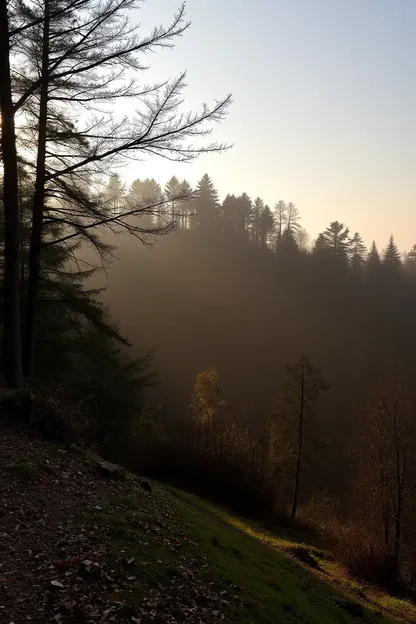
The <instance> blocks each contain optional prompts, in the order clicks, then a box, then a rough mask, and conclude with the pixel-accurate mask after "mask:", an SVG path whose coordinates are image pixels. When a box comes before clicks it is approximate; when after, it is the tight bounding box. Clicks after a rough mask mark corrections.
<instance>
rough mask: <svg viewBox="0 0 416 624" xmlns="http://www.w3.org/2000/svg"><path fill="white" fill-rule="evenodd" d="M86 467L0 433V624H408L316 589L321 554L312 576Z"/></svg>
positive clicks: (165, 500)
mask: <svg viewBox="0 0 416 624" xmlns="http://www.w3.org/2000/svg"><path fill="white" fill-rule="evenodd" d="M96 464H97V460H96V458H94V457H93V456H91V455H88V454H86V453H83V452H80V451H78V450H71V449H64V448H60V447H57V446H54V445H51V444H49V443H46V442H44V441H40V440H38V439H35V438H33V437H27V436H26V435H25V434H23V433H18V432H16V431H11V430H9V429H7V428H5V427H0V622H4V623H8V624H10V623H11V622H13V623H14V624H23V623H24V622H28V621H29V622H38V623H41V622H62V623H66V622H77V623H82V622H91V623H96V622H100V623H104V622H120V623H124V622H126V623H127V622H130V623H132V622H133V623H134V622H136V623H141V624H146V623H151V622H153V623H162V622H166V623H171V624H173V623H177V622H187V623H190V624H192V623H195V624H196V623H216V622H227V623H232V622H234V623H241V624H243V623H246V624H248V623H254V624H257V623H259V624H260V623H261V624H262V623H270V624H272V623H273V624H274V623H278V622H285V623H288V624H290V623H296V622H297V623H299V622H304V623H305V624H326V623H327V624H337V623H340V624H341V623H345V624H348V623H352V622H357V621H358V622H360V621H362V622H368V623H374V624H376V623H380V624H381V623H388V622H393V621H394V616H395V615H396V616H397V615H399V614H400V616H401V619H402V621H408V622H411V621H415V611H414V610H413V608H411V607H410V606H406V605H405V604H403V603H398V602H393V601H390V602H389V601H386V600H384V604H383V605H382V603H383V601H382V600H381V598H380V600H379V602H378V604H377V605H376V606H375V605H374V602H373V603H372V604H371V603H370V602H367V601H366V600H365V599H364V598H363V596H364V594H363V593H362V592H361V593H360V596H361V598H360V599H357V597H356V596H355V597H354V598H353V600H351V594H352V593H353V590H354V588H353V586H352V585H351V586H350V587H349V586H348V585H345V587H344V586H340V585H339V584H338V585H334V583H333V584H332V585H331V584H329V583H328V582H326V581H325V579H331V578H332V577H331V575H330V574H329V573H328V572H325V561H324V559H325V555H324V553H317V552H315V553H314V557H315V558H314V561H316V562H317V563H318V565H319V569H318V570H315V571H311V570H310V568H309V567H308V566H306V565H305V564H302V563H299V562H298V561H297V560H296V559H295V558H293V557H292V556H290V553H292V554H293V553H294V552H295V550H296V549H295V550H293V549H291V548H289V547H288V542H287V540H286V541H285V540H283V539H280V538H276V539H274V538H273V536H271V535H270V534H267V533H266V532H265V531H263V530H261V529H260V528H259V527H256V526H254V525H252V524H250V523H247V522H246V521H244V520H242V519H238V518H235V517H232V516H230V515H228V514H226V513H225V512H223V511H221V510H220V509H218V508H216V507H213V506H210V505H207V504H205V503H203V502H202V501H200V500H199V499H196V498H194V497H191V496H189V495H187V494H183V493H181V492H176V491H172V490H168V489H166V488H164V487H163V486H160V485H156V486H154V488H153V492H152V494H149V493H148V492H146V491H144V490H143V489H142V487H141V485H140V483H139V481H138V480H137V479H135V478H133V477H131V476H127V478H126V479H124V480H114V481H113V480H108V479H105V478H104V477H102V476H101V474H100V473H99V471H98V470H97V465H96ZM279 549H280V552H279ZM285 553H289V554H285ZM319 557H322V560H320V559H319ZM309 563H310V562H309ZM346 590H348V593H349V594H350V596H349V599H346V596H345V592H346ZM360 600H361V602H360ZM380 605H382V606H380ZM381 610H382V611H383V613H384V615H383V614H382V613H381ZM388 611H390V613H388Z"/></svg>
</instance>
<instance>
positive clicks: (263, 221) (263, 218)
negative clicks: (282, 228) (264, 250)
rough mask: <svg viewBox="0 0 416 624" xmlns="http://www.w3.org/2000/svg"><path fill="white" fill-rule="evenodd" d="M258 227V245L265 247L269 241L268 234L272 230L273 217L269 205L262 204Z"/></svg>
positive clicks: (269, 234)
mask: <svg viewBox="0 0 416 624" xmlns="http://www.w3.org/2000/svg"><path fill="white" fill-rule="evenodd" d="M259 227H260V231H259V237H260V245H261V246H262V247H267V246H268V244H269V242H270V236H271V234H272V232H273V231H274V217H273V213H272V211H271V210H270V208H269V206H264V208H263V210H262V211H261V213H260V219H259Z"/></svg>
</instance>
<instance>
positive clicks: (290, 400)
mask: <svg viewBox="0 0 416 624" xmlns="http://www.w3.org/2000/svg"><path fill="white" fill-rule="evenodd" d="M286 371H287V376H288V378H289V380H288V381H287V382H286V384H285V392H284V396H283V409H284V410H285V413H286V415H287V417H288V418H289V419H290V420H291V421H292V422H293V426H294V433H295V437H294V442H295V444H294V449H293V455H294V459H295V471H294V481H293V495H292V508H291V517H292V518H295V517H296V511H297V507H298V499H299V485H300V474H301V465H302V458H303V452H304V445H305V435H307V430H306V425H307V424H308V421H309V420H310V419H311V417H312V416H313V415H314V412H313V409H312V406H313V404H314V403H316V401H317V400H318V399H319V397H320V396H321V394H322V392H324V391H325V390H328V388H329V386H328V385H327V384H326V383H325V381H324V379H323V377H322V373H321V370H320V369H319V368H316V367H315V366H313V365H312V364H311V362H310V361H309V360H308V358H307V357H305V356H300V357H299V358H298V359H297V360H295V361H294V362H293V364H289V365H288V366H287V368H286Z"/></svg>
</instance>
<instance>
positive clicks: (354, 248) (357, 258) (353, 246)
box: [349, 232, 367, 271]
mask: <svg viewBox="0 0 416 624" xmlns="http://www.w3.org/2000/svg"><path fill="white" fill-rule="evenodd" d="M366 252H367V249H366V246H365V245H364V241H363V239H362V238H361V236H360V234H359V233H358V232H355V234H354V236H352V237H351V238H350V240H349V259H350V263H351V267H352V268H353V269H354V270H355V271H361V270H362V269H363V267H364V265H365V256H366Z"/></svg>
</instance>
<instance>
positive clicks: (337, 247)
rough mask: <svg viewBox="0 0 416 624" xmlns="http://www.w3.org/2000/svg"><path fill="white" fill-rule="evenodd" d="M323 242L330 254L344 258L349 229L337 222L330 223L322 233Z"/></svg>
mask: <svg viewBox="0 0 416 624" xmlns="http://www.w3.org/2000/svg"><path fill="white" fill-rule="evenodd" d="M323 241H325V246H326V247H327V248H328V249H329V250H330V251H331V253H332V254H333V255H334V256H336V257H338V258H346V257H347V252H348V251H349V246H350V239H349V229H348V228H347V227H345V226H344V224H343V223H340V222H339V221H332V223H330V225H329V227H327V228H326V230H325V231H324V232H323Z"/></svg>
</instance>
